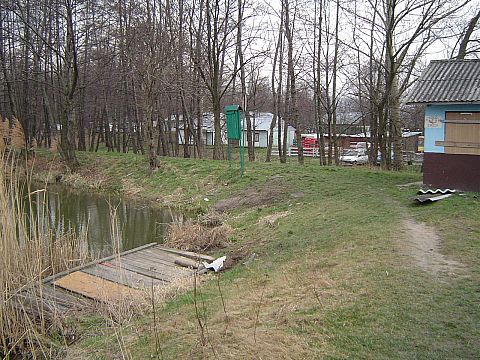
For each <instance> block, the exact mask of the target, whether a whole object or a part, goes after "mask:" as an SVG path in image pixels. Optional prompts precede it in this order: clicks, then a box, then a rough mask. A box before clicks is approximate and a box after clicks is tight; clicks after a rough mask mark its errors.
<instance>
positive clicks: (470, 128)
mask: <svg viewBox="0 0 480 360" xmlns="http://www.w3.org/2000/svg"><path fill="white" fill-rule="evenodd" d="M407 103H408V104H426V109H425V139H424V153H425V154H424V164H423V171H424V173H423V182H424V183H425V184H428V185H431V186H434V187H438V188H456V189H460V190H467V191H480V60H439V61H432V62H431V63H430V65H429V66H428V68H427V69H426V70H425V72H424V73H423V75H422V76H421V78H420V79H419V81H418V82H417V84H416V86H415V87H414V88H413V89H412V91H411V93H410V94H409V96H408V99H407Z"/></svg>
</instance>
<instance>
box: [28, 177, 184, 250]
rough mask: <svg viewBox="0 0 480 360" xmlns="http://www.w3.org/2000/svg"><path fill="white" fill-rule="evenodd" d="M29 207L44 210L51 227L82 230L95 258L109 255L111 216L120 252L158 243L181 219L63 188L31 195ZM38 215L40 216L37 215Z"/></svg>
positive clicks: (56, 187) (129, 203) (151, 209)
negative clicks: (175, 222)
mask: <svg viewBox="0 0 480 360" xmlns="http://www.w3.org/2000/svg"><path fill="white" fill-rule="evenodd" d="M32 200H33V204H32V205H33V207H34V208H36V209H44V210H43V211H40V212H39V213H40V214H44V215H43V216H45V217H48V221H50V223H51V224H52V225H54V227H55V228H57V227H59V226H63V227H64V228H65V229H71V230H74V231H75V232H77V233H79V232H81V231H82V230H86V232H87V239H88V246H89V249H90V251H91V252H92V253H93V254H95V255H101V256H106V255H109V254H112V252H113V249H114V247H116V246H114V244H113V243H112V214H116V217H117V218H116V219H117V221H116V222H113V223H116V226H117V227H116V231H115V233H119V234H120V236H119V237H118V242H119V247H120V250H122V251H124V250H129V249H133V248H135V247H137V246H140V245H144V244H148V243H151V242H162V241H163V237H164V236H165V234H166V229H167V225H168V224H169V223H170V222H172V218H173V219H175V220H178V219H182V215H181V214H178V213H172V212H171V211H170V210H169V209H154V208H152V207H149V206H147V205H145V204H141V203H137V202H134V201H125V200H122V199H120V198H118V197H105V196H100V195H95V194H91V193H88V192H79V191H74V190H71V189H68V188H66V187H63V186H54V187H49V189H48V191H47V192H37V193H35V194H34V195H33V196H32ZM40 216H41V215H40Z"/></svg>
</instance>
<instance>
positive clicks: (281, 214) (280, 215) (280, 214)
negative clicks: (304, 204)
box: [259, 211, 292, 226]
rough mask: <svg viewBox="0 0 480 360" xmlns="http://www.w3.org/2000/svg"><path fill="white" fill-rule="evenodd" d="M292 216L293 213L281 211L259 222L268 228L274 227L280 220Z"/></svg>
mask: <svg viewBox="0 0 480 360" xmlns="http://www.w3.org/2000/svg"><path fill="white" fill-rule="evenodd" d="M291 214H292V212H291V211H281V212H277V213H274V214H271V215H267V216H264V217H263V218H261V219H260V220H259V222H260V223H262V224H265V225H268V226H274V225H275V223H276V222H277V221H278V220H279V219H282V218H284V217H287V216H288V215H291Z"/></svg>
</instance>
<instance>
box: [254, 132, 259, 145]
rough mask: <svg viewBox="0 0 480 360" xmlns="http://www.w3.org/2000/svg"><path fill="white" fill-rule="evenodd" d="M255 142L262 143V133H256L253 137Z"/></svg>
mask: <svg viewBox="0 0 480 360" xmlns="http://www.w3.org/2000/svg"><path fill="white" fill-rule="evenodd" d="M253 141H254V142H260V133H259V132H258V131H255V134H254V135H253Z"/></svg>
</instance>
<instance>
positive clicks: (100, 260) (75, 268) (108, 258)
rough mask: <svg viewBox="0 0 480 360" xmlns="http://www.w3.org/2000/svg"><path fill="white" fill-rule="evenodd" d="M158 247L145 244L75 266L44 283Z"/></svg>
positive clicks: (50, 277)
mask: <svg viewBox="0 0 480 360" xmlns="http://www.w3.org/2000/svg"><path fill="white" fill-rule="evenodd" d="M155 245H157V243H156V242H153V243H150V244H145V245H142V246H139V247H137V248H135V249H131V250H127V251H124V252H122V253H120V254H114V255H110V256H107V257H104V258H101V259H98V260H94V261H91V262H89V263H87V264H84V265H79V266H75V267H74V268H71V269H68V270H65V271H61V272H59V273H57V274H53V275H51V276H48V277H46V278H45V279H43V283H44V284H47V283H49V282H53V281H54V280H56V279H58V278H60V277H63V276H65V275H68V274H70V273H72V272H75V271H79V270H82V269H84V268H86V267H89V266H93V265H96V264H99V263H101V262H104V261H109V260H111V259H115V258H116V257H119V256H124V255H127V254H131V253H134V252H136V251H140V250H143V249H147V248H149V247H152V246H155Z"/></svg>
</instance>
